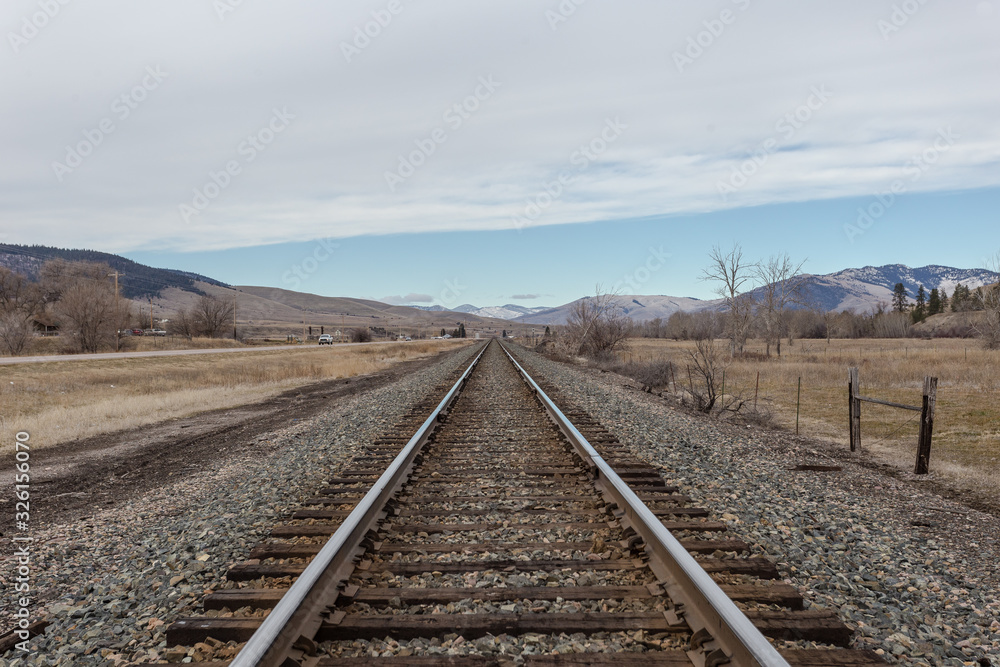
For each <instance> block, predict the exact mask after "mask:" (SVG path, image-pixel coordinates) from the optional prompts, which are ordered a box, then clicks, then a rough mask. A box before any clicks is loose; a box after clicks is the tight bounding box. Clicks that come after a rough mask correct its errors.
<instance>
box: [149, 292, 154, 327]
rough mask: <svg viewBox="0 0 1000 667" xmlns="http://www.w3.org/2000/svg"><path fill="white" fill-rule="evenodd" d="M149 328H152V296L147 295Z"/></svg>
mask: <svg viewBox="0 0 1000 667" xmlns="http://www.w3.org/2000/svg"><path fill="white" fill-rule="evenodd" d="M149 330H150V331H152V330H153V297H149Z"/></svg>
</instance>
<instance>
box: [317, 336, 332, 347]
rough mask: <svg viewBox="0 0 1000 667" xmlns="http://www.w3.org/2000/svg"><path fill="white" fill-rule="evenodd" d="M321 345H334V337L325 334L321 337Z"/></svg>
mask: <svg viewBox="0 0 1000 667" xmlns="http://www.w3.org/2000/svg"><path fill="white" fill-rule="evenodd" d="M319 344H320V345H333V336H331V335H330V334H323V335H322V336H320V337H319Z"/></svg>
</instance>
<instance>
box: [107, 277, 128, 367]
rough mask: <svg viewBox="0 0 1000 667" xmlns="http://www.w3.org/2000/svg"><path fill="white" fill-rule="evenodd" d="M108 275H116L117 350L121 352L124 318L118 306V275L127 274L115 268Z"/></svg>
mask: <svg viewBox="0 0 1000 667" xmlns="http://www.w3.org/2000/svg"><path fill="white" fill-rule="evenodd" d="M108 275H109V276H114V277H115V352H121V348H122V329H121V327H122V320H121V314H120V313H121V311H120V309H119V306H118V304H119V301H120V299H119V294H118V276H120V275H121V276H124V275H125V274H124V273H118V271H117V270H115V272H114V273H109V274H108Z"/></svg>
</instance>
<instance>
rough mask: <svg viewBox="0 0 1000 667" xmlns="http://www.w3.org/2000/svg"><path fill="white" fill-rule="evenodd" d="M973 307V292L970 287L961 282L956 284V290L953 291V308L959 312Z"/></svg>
mask: <svg viewBox="0 0 1000 667" xmlns="http://www.w3.org/2000/svg"><path fill="white" fill-rule="evenodd" d="M971 307H972V292H971V291H970V290H969V288H968V287H966V286H965V285H963V284H962V283H959V284H957V285H955V291H954V292H952V293H951V309H952V311H953V312H956V313H959V312H962V311H964V310H969V309H971Z"/></svg>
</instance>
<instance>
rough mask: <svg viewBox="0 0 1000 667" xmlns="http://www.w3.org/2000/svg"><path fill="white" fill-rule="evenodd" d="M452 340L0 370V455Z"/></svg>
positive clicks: (252, 398) (254, 394)
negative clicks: (23, 441)
mask: <svg viewBox="0 0 1000 667" xmlns="http://www.w3.org/2000/svg"><path fill="white" fill-rule="evenodd" d="M461 344H462V343H460V342H455V341H427V342H416V341H414V342H409V343H398V344H391V345H384V344H373V345H366V346H356V347H355V346H351V347H337V346H332V347H329V346H322V347H320V346H309V347H307V348H303V347H296V348H289V349H288V350H275V351H266V352H257V351H252V352H248V353H247V354H242V353H229V354H219V355H212V354H207V355H193V356H176V357H152V358H133V359H115V360H104V361H79V360H73V361H67V362H65V363H62V362H49V363H36V364H23V365H14V366H0V451H2V452H7V451H8V450H10V451H12V450H13V442H14V435H15V434H16V433H17V432H18V431H27V432H28V433H30V434H31V443H32V445H34V447H36V448H37V447H43V446H50V445H55V444H58V443H60V442H66V441H67V440H73V439H75V438H85V437H89V436H93V435H97V434H100V433H107V432H110V431H115V430H120V429H126V428H134V427H136V426H141V425H144V424H151V423H154V422H158V421H162V420H165V419H171V418H175V417H184V416H189V415H193V414H196V413H199V412H204V411H207V410H215V409H219V408H229V407H234V406H238V405H245V404H248V403H252V402H256V401H260V400H263V399H265V398H268V397H270V396H275V395H277V394H279V393H281V392H282V391H285V390H287V389H290V388H293V387H297V386H302V385H304V384H309V383H312V382H317V381H320V380H328V379H335V378H343V377H353V376H356V375H362V374H365V373H371V372H374V371H377V370H380V369H383V368H386V367H388V366H389V365H391V364H393V363H398V362H400V361H407V360H412V359H420V358H423V357H427V356H430V355H432V354H436V353H438V352H440V351H441V350H444V349H448V348H451V347H454V346H456V345H461Z"/></svg>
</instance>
